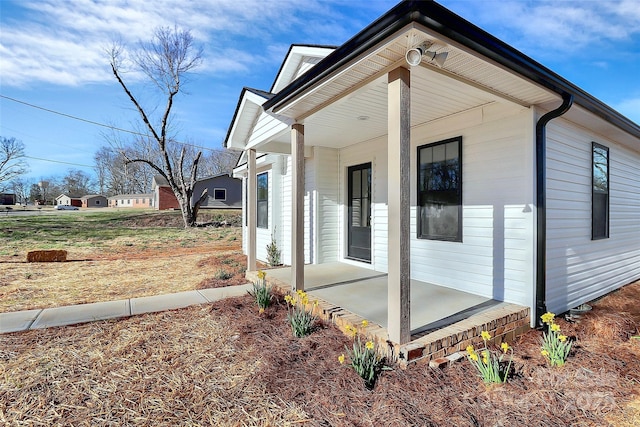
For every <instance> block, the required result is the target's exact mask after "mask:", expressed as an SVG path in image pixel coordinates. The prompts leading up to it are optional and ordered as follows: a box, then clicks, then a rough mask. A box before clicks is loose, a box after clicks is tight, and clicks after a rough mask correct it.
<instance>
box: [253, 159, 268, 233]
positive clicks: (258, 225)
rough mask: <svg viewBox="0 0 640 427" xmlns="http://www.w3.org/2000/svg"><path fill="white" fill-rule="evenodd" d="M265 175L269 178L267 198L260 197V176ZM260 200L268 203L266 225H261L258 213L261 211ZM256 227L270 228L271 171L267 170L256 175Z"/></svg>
mask: <svg viewBox="0 0 640 427" xmlns="http://www.w3.org/2000/svg"><path fill="white" fill-rule="evenodd" d="M262 176H265V177H266V180H267V197H266V199H260V191H258V188H259V187H260V185H259V181H260V177H262ZM260 202H263V203H266V204H267V211H266V212H267V218H266V225H265V226H260V221H259V218H258V215H259V213H260ZM256 228H262V229H268V228H269V171H265V172H262V173H259V174H258V175H256Z"/></svg>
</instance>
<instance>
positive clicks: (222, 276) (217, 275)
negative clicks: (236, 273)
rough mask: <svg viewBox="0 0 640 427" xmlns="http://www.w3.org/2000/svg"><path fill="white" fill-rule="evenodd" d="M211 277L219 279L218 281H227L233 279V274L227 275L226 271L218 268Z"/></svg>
mask: <svg viewBox="0 0 640 427" xmlns="http://www.w3.org/2000/svg"><path fill="white" fill-rule="evenodd" d="M213 277H215V278H216V279H219V280H229V279H231V278H232V277H233V274H232V273H229V272H228V271H226V270H223V269H221V268H219V269H218V270H217V271H216V273H215V274H214V276H213Z"/></svg>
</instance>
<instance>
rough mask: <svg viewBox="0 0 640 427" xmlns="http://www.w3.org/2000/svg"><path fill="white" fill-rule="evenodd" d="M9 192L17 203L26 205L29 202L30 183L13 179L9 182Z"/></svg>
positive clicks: (20, 179) (22, 179) (21, 179)
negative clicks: (10, 191) (13, 195)
mask: <svg viewBox="0 0 640 427" xmlns="http://www.w3.org/2000/svg"><path fill="white" fill-rule="evenodd" d="M10 185H11V190H12V191H13V193H14V194H15V195H16V198H17V199H18V200H17V203H19V204H21V205H26V204H27V201H28V200H29V187H30V183H29V182H28V181H27V180H26V179H24V178H14V179H12V180H11V182H10Z"/></svg>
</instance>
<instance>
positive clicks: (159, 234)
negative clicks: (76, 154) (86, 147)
mask: <svg viewBox="0 0 640 427" xmlns="http://www.w3.org/2000/svg"><path fill="white" fill-rule="evenodd" d="M76 214H78V213H77V212H72V213H71V214H70V215H74V216H73V217H71V216H70V215H69V214H68V215H66V218H64V220H63V221H61V220H60V217H59V216H56V217H53V216H49V217H44V216H42V217H35V218H17V219H15V218H11V217H9V218H7V219H5V218H2V220H1V221H3V223H0V228H2V229H3V231H2V232H0V237H2V241H3V243H5V244H4V245H3V250H2V251H0V312H9V311H19V310H28V309H34V308H47V307H56V306H62V305H70V304H83V303H91V302H98V301H108V300H117V299H125V298H133V297H142V296H149V295H159V294H163V293H170V292H180V291H186V290H192V289H199V288H203V287H216V286H220V285H223V284H225V285H227V284H241V283H246V281H244V279H243V276H244V271H245V265H246V262H245V258H244V257H243V256H242V255H241V253H240V246H241V242H242V231H241V229H240V228H239V227H201V228H195V229H188V230H185V229H183V228H181V226H180V221H181V219H180V217H179V215H178V214H177V213H174V212H166V213H154V212H142V213H136V214H131V213H128V212H124V213H123V212H116V213H113V212H108V213H105V214H90V215H89V214H87V215H84V216H80V215H76ZM10 220H12V221H10ZM65 221H68V222H65ZM101 233H104V235H103V234H101ZM15 235H17V236H15ZM52 248H55V249H65V250H67V251H68V258H67V259H68V262H64V263H27V262H26V253H27V252H28V251H30V250H37V249H52ZM220 278H224V280H220ZM229 278H231V279H232V280H231V281H230V280H229Z"/></svg>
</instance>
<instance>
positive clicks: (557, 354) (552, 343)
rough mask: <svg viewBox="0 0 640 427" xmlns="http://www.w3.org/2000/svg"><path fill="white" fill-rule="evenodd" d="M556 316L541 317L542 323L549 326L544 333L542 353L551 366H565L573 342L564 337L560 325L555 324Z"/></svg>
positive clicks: (548, 314)
mask: <svg viewBox="0 0 640 427" xmlns="http://www.w3.org/2000/svg"><path fill="white" fill-rule="evenodd" d="M555 317H556V316H555V314H553V313H551V312H547V313H545V314H543V315H542V316H540V318H541V319H542V323H544V324H546V325H547V332H543V333H542V348H541V349H540V353H541V354H542V355H543V356H544V358H545V359H547V362H548V363H549V365H551V366H564V364H565V363H566V361H567V358H568V357H569V352H570V351H571V345H572V343H571V341H569V339H568V338H567V336H566V335H562V333H561V331H560V325H558V324H557V323H555V322H554V319H555Z"/></svg>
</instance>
